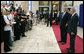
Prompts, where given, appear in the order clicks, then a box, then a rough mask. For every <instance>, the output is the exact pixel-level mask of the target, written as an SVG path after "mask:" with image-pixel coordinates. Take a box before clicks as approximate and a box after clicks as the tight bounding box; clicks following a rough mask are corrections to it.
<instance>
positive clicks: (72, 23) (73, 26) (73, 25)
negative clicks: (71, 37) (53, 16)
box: [68, 13, 79, 35]
mask: <svg viewBox="0 0 84 54" xmlns="http://www.w3.org/2000/svg"><path fill="white" fill-rule="evenodd" d="M78 18H79V17H78V14H77V13H75V14H74V15H73V16H72V17H71V18H70V20H69V22H68V32H69V33H70V32H74V33H75V35H76V34H77V24H78Z"/></svg>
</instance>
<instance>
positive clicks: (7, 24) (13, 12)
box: [1, 4, 33, 53]
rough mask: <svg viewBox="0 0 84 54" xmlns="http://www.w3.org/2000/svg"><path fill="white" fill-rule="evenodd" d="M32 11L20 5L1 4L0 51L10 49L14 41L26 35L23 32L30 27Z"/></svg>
mask: <svg viewBox="0 0 84 54" xmlns="http://www.w3.org/2000/svg"><path fill="white" fill-rule="evenodd" d="M32 21H33V13H32V11H26V10H24V9H23V8H22V7H21V5H20V6H18V5H17V4H16V7H15V6H14V4H11V5H9V4H3V5H2V7H1V50H2V51H1V52H2V53H3V52H8V51H11V50H12V49H11V47H12V46H13V45H14V41H17V40H20V38H21V36H22V37H26V35H25V32H26V31H28V30H31V29H32V25H33V23H32Z"/></svg>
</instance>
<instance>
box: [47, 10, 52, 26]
mask: <svg viewBox="0 0 84 54" xmlns="http://www.w3.org/2000/svg"><path fill="white" fill-rule="evenodd" d="M49 24H50V27H51V26H52V14H51V12H50V11H49V12H47V27H48V26H49Z"/></svg>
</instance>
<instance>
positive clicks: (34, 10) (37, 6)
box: [32, 1, 39, 14]
mask: <svg viewBox="0 0 84 54" xmlns="http://www.w3.org/2000/svg"><path fill="white" fill-rule="evenodd" d="M36 10H39V1H32V11H33V13H35V14H36Z"/></svg>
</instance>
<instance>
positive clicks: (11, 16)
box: [1, 4, 78, 52]
mask: <svg viewBox="0 0 84 54" xmlns="http://www.w3.org/2000/svg"><path fill="white" fill-rule="evenodd" d="M63 10H64V12H60V11H57V10H56V11H54V12H52V11H41V12H40V11H38V10H37V11H36V25H37V23H39V22H41V21H42V20H44V24H46V26H47V27H48V26H49V25H50V27H51V26H52V24H53V23H54V22H55V23H56V25H58V24H59V23H60V24H59V25H60V30H61V41H59V43H62V45H64V44H66V42H67V33H69V35H70V48H67V49H68V50H69V51H68V52H75V37H76V34H77V23H78V15H77V13H76V10H75V8H74V7H73V8H71V9H70V11H68V8H67V7H64V9H63ZM33 15H34V13H33V12H32V11H26V10H23V9H22V7H21V5H20V6H18V5H17V4H16V7H14V4H11V5H10V6H9V5H8V4H7V5H4V4H3V7H2V8H1V40H2V41H1V46H2V48H1V50H2V51H1V52H8V51H11V48H10V47H11V46H13V42H14V41H17V40H20V37H21V36H22V37H26V35H25V32H26V31H28V30H31V29H32V24H33V22H32V21H33Z"/></svg>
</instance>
